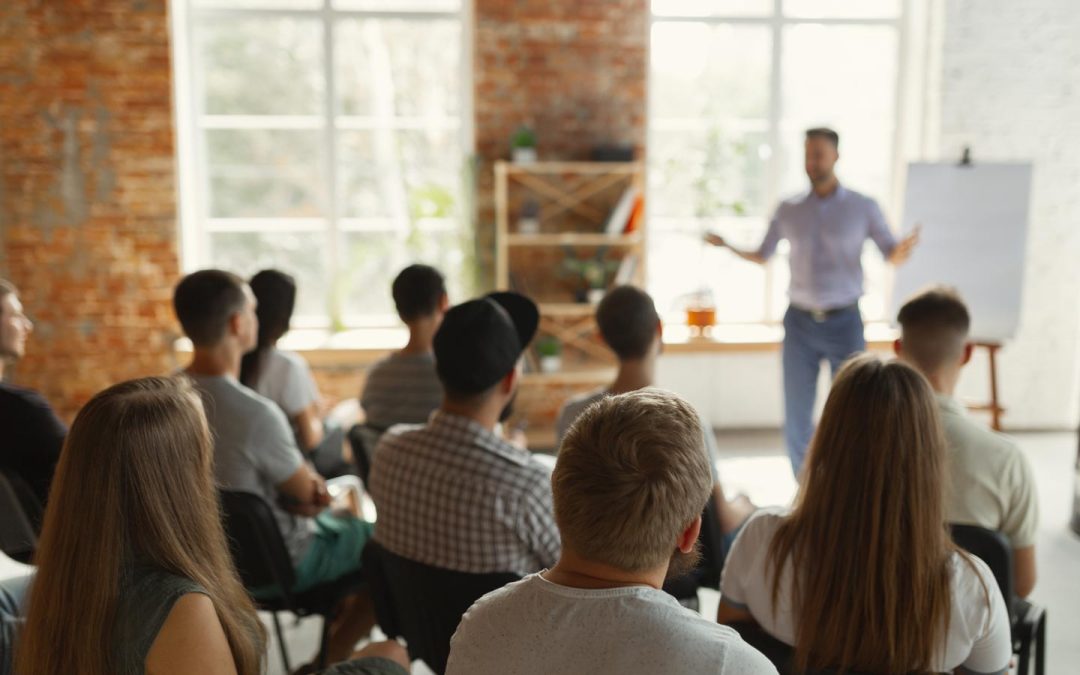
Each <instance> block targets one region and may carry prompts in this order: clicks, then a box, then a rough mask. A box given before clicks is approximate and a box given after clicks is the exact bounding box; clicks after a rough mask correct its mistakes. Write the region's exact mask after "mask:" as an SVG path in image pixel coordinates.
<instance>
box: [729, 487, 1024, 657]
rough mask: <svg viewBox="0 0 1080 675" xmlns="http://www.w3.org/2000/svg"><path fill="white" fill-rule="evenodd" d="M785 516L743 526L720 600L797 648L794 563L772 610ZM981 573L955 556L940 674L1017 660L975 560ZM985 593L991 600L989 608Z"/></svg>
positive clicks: (998, 601)
mask: <svg viewBox="0 0 1080 675" xmlns="http://www.w3.org/2000/svg"><path fill="white" fill-rule="evenodd" d="M785 515H786V514H785V513H784V512H782V511H780V510H778V509H764V510H761V511H758V512H757V513H755V514H754V515H753V516H751V517H750V519H749V520H748V521H747V522H746V524H745V525H744V526H743V528H742V530H741V531H740V532H739V535H738V537H736V538H735V542H734V543H733V544H732V546H731V552H730V553H728V557H727V562H726V563H725V566H724V575H723V578H722V580H721V581H720V595H721V600H722V601H723V602H726V603H727V604H729V605H732V606H734V607H738V608H740V609H744V610H746V611H748V612H750V614H752V615H753V617H754V620H755V621H757V622H758V624H759V625H760V626H761V627H762V629H764V630H765V632H767V633H769V634H770V635H772V636H773V637H775V638H776V639H778V640H780V641H782V642H785V643H787V644H789V645H793V644H795V624H794V620H793V619H794V611H793V609H792V608H793V605H794V603H793V599H792V597H791V589H792V569H791V562H790V560H789V561H788V562H787V563H786V564H785V567H784V570H783V572H782V573H781V575H780V593H779V594H778V597H777V607H776V610H777V611H776V612H773V605H772V579H773V570H772V565H771V563H767V557H768V551H769V545H770V544H771V543H772V539H773V535H774V534H775V533H776V529H777V527H779V525H780V523H781V522H782V521H783V519H784V517H785ZM970 559H971V560H973V561H974V563H975V568H976V569H977V570H978V573H976V571H975V570H973V569H972V566H971V565H969V564H967V562H965V561H964V559H963V558H962V557H961V554H956V555H954V556H953V558H952V561H951V564H952V614H951V615H950V617H949V634H948V636H947V638H946V642H945V654H944V655H939V656H938V658H937V659H936V660H935V661H934V662H933V663H932V664H931V666H932V667H933V669H934V670H935V671H937V672H943V671H948V672H952V671H953V670H954V669H955V668H957V667H959V666H964V667H965V668H967V669H968V670H970V671H972V672H976V673H1004V672H1006V671H1007V669H1008V665H1009V660H1010V659H1011V658H1012V638H1011V635H1010V627H1009V614H1008V610H1007V609H1006V608H1005V601H1004V600H1003V599H1002V597H1001V591H1000V590H999V589H998V586H997V583H996V582H995V581H994V575H993V574H992V573H991V572H990V568H989V567H987V566H986V564H985V563H983V561H981V560H979V559H978V558H975V557H973V556H972V557H971V558H970ZM984 585H985V588H986V591H988V592H989V595H990V604H989V605H987V602H986V593H984V591H983V587H984Z"/></svg>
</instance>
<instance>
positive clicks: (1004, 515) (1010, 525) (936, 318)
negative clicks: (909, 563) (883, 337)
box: [896, 288, 1039, 598]
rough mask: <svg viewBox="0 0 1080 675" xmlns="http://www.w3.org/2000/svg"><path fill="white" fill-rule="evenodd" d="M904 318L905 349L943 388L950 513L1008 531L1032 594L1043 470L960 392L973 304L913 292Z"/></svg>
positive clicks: (1017, 573)
mask: <svg viewBox="0 0 1080 675" xmlns="http://www.w3.org/2000/svg"><path fill="white" fill-rule="evenodd" d="M897 321H898V322H899V324H900V328H901V337H900V339H899V340H897V341H896V353H897V355H898V356H899V357H900V359H901V360H903V361H905V362H907V363H909V364H910V365H912V366H914V367H915V368H916V369H918V370H919V371H921V372H922V374H923V375H925V376H926V379H927V380H929V382H930V386H931V387H933V388H934V391H935V392H936V393H937V402H938V407H939V410H940V412H941V421H942V426H943V427H944V429H945V439H946V440H947V441H948V446H949V451H948V458H949V478H950V481H951V484H950V485H949V486H948V489H947V490H946V498H945V517H946V518H947V519H948V520H949V522H953V523H964V524H967V525H979V526H980V527H985V528H987V529H990V530H998V531H1000V532H1002V533H1003V534H1004V535H1005V536H1006V537H1007V538H1008V540H1009V543H1010V544H1011V546H1012V549H1013V576H1014V577H1015V588H1016V594H1017V595H1019V596H1020V597H1022V598H1023V597H1026V596H1027V595H1028V594H1029V593H1030V592H1031V590H1032V589H1033V588H1034V587H1035V532H1036V529H1037V528H1038V524H1039V503H1038V494H1037V490H1036V488H1035V477H1034V475H1033V473H1032V470H1031V465H1030V464H1029V463H1028V460H1027V457H1025V456H1024V453H1022V452H1021V451H1020V448H1019V446H1017V445H1016V443H1015V442H1014V441H1013V440H1011V439H1010V438H1008V437H1007V436H1004V435H1002V434H999V433H997V432H995V431H992V430H990V429H988V428H987V427H985V426H983V425H981V424H978V423H976V422H974V421H972V420H971V419H969V418H968V417H967V415H966V413H965V410H964V406H963V405H962V404H961V403H960V402H959V401H957V400H956V399H955V398H953V393H954V392H955V391H956V384H957V382H958V381H959V380H960V371H961V370H962V369H963V367H964V365H965V364H967V362H968V361H969V360H971V350H972V344H971V342H969V341H968V331H969V330H970V328H971V317H970V315H969V314H968V310H967V307H966V306H965V305H964V302H963V300H961V299H960V297H959V296H958V295H957V294H956V292H955V291H953V290H950V289H947V288H935V289H931V290H928V291H926V292H924V293H921V294H919V295H917V296H916V297H914V298H912V299H911V300H909V301H908V302H907V304H905V305H904V306H903V307H902V308H901V309H900V315H899V317H898V318H897Z"/></svg>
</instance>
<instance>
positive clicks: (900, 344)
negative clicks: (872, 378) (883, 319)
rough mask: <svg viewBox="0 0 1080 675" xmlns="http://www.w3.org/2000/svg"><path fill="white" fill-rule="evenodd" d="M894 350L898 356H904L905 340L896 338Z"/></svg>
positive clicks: (893, 345)
mask: <svg viewBox="0 0 1080 675" xmlns="http://www.w3.org/2000/svg"><path fill="white" fill-rule="evenodd" d="M892 350H893V353H894V354H896V355H897V356H903V354H902V352H903V351H904V342H903V341H902V340H901V339H900V338H896V339H895V340H893V343H892Z"/></svg>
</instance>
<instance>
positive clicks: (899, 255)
mask: <svg viewBox="0 0 1080 675" xmlns="http://www.w3.org/2000/svg"><path fill="white" fill-rule="evenodd" d="M921 232H922V225H919V224H916V225H915V229H914V230H912V231H911V234H909V235H908V236H906V237H904V238H903V239H901V240H900V242H899V243H897V244H896V248H894V249H893V250H892V253H890V254H889V262H891V263H892V264H894V265H902V264H903V263H905V262H906V261H907V259H908V258H910V257H911V252H912V251H913V250H914V249H915V246H917V245H918V243H919V234H920V233H921Z"/></svg>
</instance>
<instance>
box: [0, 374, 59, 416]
mask: <svg viewBox="0 0 1080 675" xmlns="http://www.w3.org/2000/svg"><path fill="white" fill-rule="evenodd" d="M0 405H2V406H3V407H4V408H6V409H7V410H9V411H11V412H12V413H16V412H18V413H29V414H39V413H43V412H48V413H51V412H52V406H50V405H49V402H48V401H47V400H46V399H45V397H44V396H42V395H41V393H40V392H38V391H35V390H33V389H27V388H26V387H20V386H17V385H13V384H7V383H6V382H0Z"/></svg>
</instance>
